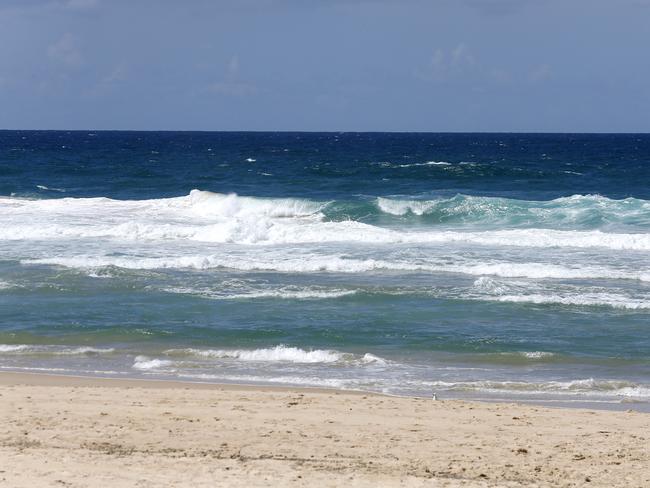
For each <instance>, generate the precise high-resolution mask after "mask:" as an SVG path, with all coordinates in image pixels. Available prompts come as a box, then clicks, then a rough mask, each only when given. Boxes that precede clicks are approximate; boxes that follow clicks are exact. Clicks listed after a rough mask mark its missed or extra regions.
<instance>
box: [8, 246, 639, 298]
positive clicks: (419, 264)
mask: <svg viewBox="0 0 650 488" xmlns="http://www.w3.org/2000/svg"><path fill="white" fill-rule="evenodd" d="M21 262H22V263H23V264H49V265H58V266H65V267H70V268H80V269H88V270H90V273H91V276H105V274H106V273H105V272H103V271H101V272H100V271H98V270H101V268H105V267H109V266H115V267H118V268H125V269H144V270H147V269H166V268H171V269H182V268H189V269H212V268H229V269H236V270H240V271H278V272H282V273H314V272H331V273H363V272H368V271H382V270H385V271H419V272H431V273H437V272H444V273H461V274H468V275H474V276H484V275H491V276H499V277H503V278H535V279H543V278H555V279H593V278H601V279H629V280H639V281H650V270H647V269H646V270H644V269H638V268H636V269H634V270H632V269H627V270H626V269H618V268H611V267H607V266H577V265H576V266H574V267H569V266H559V265H554V264H548V263H536V262H532V263H509V262H497V263H494V262H492V263H479V264H463V263H459V264H446V263H444V262H436V261H430V262H427V261H423V260H422V259H417V260H413V261H408V260H394V261H389V260H383V259H352V258H347V257H344V256H339V255H329V256H327V255H325V256H323V255H315V254H314V255H296V253H295V252H288V253H285V254H277V253H276V254H273V255H269V257H268V258H266V259H264V258H261V259H260V258H259V257H257V256H255V255H253V256H241V255H239V256H230V255H217V254H212V255H205V256H201V255H186V256H177V257H175V256H169V257H151V258H146V257H135V256H134V257H131V256H128V257H124V256H76V257H55V258H41V259H25V260H22V261H21ZM334 293H338V291H334Z"/></svg>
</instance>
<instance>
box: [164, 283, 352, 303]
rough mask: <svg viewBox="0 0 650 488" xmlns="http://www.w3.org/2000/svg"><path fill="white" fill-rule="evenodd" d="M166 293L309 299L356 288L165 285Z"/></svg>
mask: <svg viewBox="0 0 650 488" xmlns="http://www.w3.org/2000/svg"><path fill="white" fill-rule="evenodd" d="M161 290H162V291H165V292H168V293H179V294H184V295H196V296H200V297H203V298H210V299H213V300H245V299H255V298H284V299H287V300H290V299H296V300H309V299H328V298H339V297H344V296H348V295H354V294H355V293H356V290H340V289H324V288H314V287H311V288H310V287H305V288H300V287H296V286H281V287H278V288H270V289H254V288H251V289H249V290H246V291H228V290H223V291H219V292H216V291H214V290H209V289H197V288H188V287H165V288H162V289H161Z"/></svg>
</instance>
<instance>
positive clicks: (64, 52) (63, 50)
mask: <svg viewBox="0 0 650 488" xmlns="http://www.w3.org/2000/svg"><path fill="white" fill-rule="evenodd" d="M47 55H48V56H49V57H50V59H51V60H53V61H55V62H57V63H60V64H63V65H65V66H68V67H76V66H80V65H81V64H83V56H82V55H81V51H80V49H79V47H78V41H77V39H76V38H75V37H74V36H73V35H72V34H70V33H66V34H64V35H63V36H62V37H61V38H60V39H59V40H58V41H56V42H54V43H52V44H50V45H49V46H48V48H47Z"/></svg>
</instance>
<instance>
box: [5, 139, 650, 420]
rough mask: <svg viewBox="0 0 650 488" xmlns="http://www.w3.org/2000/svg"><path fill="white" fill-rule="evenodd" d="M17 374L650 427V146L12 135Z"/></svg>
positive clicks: (8, 229)
mask: <svg viewBox="0 0 650 488" xmlns="http://www.w3.org/2000/svg"><path fill="white" fill-rule="evenodd" d="M0 370H4V371H26V372H41V373H52V374H68V375H90V376H98V377H118V378H120V377H128V378H131V377H135V378H148V379H162V380H164V379H174V380H185V381H200V382H215V383H245V384H264V385H268V384H272V385H295V386H311V387H328V388H337V389H360V390H367V391H377V392H384V393H390V394H396V395H412V396H431V395H432V394H433V393H435V394H436V395H437V397H438V398H441V399H445V398H462V399H482V400H515V401H531V402H536V403H544V404H562V405H567V404H570V405H578V406H582V405H602V406H604V407H607V408H626V409H627V408H637V409H644V410H650V135H637V134H620V135H605V134H603V135H586V134H425V133H400V134H396V133H270V132H269V133H245V132H242V133H237V132H214V133H211V132H101V131H100V132H93V131H70V132H66V131H0Z"/></svg>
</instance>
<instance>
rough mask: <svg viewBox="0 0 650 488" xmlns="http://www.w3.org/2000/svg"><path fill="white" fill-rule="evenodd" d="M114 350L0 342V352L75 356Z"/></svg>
mask: <svg viewBox="0 0 650 488" xmlns="http://www.w3.org/2000/svg"><path fill="white" fill-rule="evenodd" d="M113 352H115V349H113V348H100V347H90V346H81V347H69V346H58V345H47V344H15V345H14V344H0V353H22V354H39V355H52V356H76V355H96V354H111V353H113Z"/></svg>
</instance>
